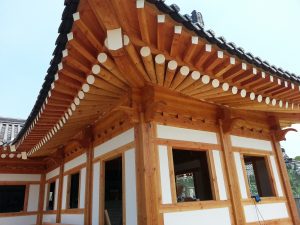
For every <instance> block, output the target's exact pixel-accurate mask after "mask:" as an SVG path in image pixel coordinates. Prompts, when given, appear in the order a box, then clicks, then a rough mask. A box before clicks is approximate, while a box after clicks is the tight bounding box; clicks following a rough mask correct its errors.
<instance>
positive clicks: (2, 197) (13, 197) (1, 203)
mask: <svg viewBox="0 0 300 225" xmlns="http://www.w3.org/2000/svg"><path fill="white" fill-rule="evenodd" d="M25 190H26V186H25V185H3V186H0V213H8V212H21V211H23V208H24V199H25Z"/></svg>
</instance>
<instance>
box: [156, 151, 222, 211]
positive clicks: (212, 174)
mask: <svg viewBox="0 0 300 225" xmlns="http://www.w3.org/2000/svg"><path fill="white" fill-rule="evenodd" d="M167 148H168V160H169V174H170V185H171V196H172V204H175V205H177V204H180V205H184V204H195V203H197V202H201V203H206V202H207V203H209V202H215V201H219V200H220V195H219V189H218V184H217V179H216V176H217V175H216V169H215V164H214V159H213V154H212V151H213V150H211V149H205V148H189V147H185V146H173V145H168V146H167ZM173 150H182V151H199V152H205V153H206V160H207V165H208V172H209V180H210V188H211V193H212V198H213V199H211V200H202V201H201V200H200V201H190V202H178V201H177V191H176V179H175V171H174V160H173ZM222 164H223V163H222ZM222 167H223V165H222ZM159 176H160V174H159ZM224 179H225V177H224ZM224 182H225V180H224ZM225 183H226V182H225Z"/></svg>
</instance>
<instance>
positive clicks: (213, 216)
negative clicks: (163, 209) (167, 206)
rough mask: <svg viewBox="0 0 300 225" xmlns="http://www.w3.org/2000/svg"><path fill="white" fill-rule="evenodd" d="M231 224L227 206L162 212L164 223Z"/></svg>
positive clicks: (169, 224)
mask: <svg viewBox="0 0 300 225" xmlns="http://www.w3.org/2000/svg"><path fill="white" fill-rule="evenodd" d="M184 224H187V225H200V224H201V225H231V222H230V214H229V209H228V208H219V209H206V210H195V211H185V212H172V213H164V225H184Z"/></svg>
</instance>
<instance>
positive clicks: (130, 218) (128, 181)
mask: <svg viewBox="0 0 300 225" xmlns="http://www.w3.org/2000/svg"><path fill="white" fill-rule="evenodd" d="M125 193H126V224H130V225H137V199H136V170H135V150H134V149H130V150H128V151H126V152H125Z"/></svg>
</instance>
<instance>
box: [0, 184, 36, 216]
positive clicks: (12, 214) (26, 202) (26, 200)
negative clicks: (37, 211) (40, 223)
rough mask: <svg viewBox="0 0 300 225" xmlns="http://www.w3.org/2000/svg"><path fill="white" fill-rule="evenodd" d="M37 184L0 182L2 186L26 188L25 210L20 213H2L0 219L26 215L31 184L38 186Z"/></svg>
mask: <svg viewBox="0 0 300 225" xmlns="http://www.w3.org/2000/svg"><path fill="white" fill-rule="evenodd" d="M36 183H37V182H33V183H30V182H22V181H21V182H20V181H8V182H6V181H4V182H0V186H11V185H13V186H25V195H24V205H23V210H22V211H20V212H4V213H0V218H1V217H7V216H17V215H20V214H21V215H23V214H26V213H27V212H28V211H27V207H28V197H29V186H30V184H36ZM38 184H39V182H38Z"/></svg>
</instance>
